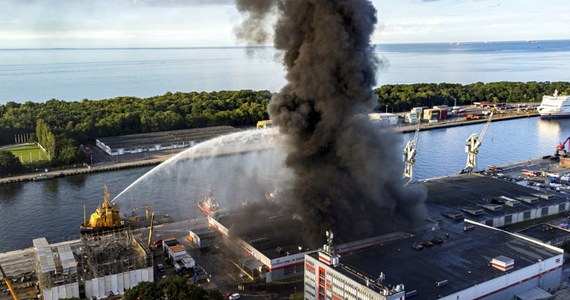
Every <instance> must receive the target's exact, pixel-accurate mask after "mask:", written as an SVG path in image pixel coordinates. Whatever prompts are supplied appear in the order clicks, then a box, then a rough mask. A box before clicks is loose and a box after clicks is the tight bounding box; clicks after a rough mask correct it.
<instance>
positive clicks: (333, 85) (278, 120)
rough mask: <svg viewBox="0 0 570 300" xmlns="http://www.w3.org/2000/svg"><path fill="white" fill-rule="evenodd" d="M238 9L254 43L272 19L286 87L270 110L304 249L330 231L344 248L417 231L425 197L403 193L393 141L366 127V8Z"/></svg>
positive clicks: (279, 1)
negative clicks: (265, 20) (272, 16)
mask: <svg viewBox="0 0 570 300" xmlns="http://www.w3.org/2000/svg"><path fill="white" fill-rule="evenodd" d="M237 3H238V7H239V8H240V10H242V11H247V12H248V14H247V16H248V17H249V19H248V20H246V21H245V22H244V25H245V26H242V27H241V32H242V33H243V34H242V35H241V37H247V36H250V37H252V38H253V41H254V42H259V39H258V38H259V37H260V36H267V35H260V34H259V30H260V28H259V27H255V26H253V30H250V28H252V27H251V26H250V25H251V24H259V23H256V22H258V21H259V20H262V19H263V18H264V17H266V15H265V14H267V13H271V12H276V13H277V21H276V24H275V28H274V30H275V31H274V36H273V39H274V41H273V42H274V45H275V48H276V49H278V50H281V51H282V52H283V64H284V65H285V67H286V70H287V75H286V78H287V81H288V83H287V84H286V85H285V86H284V87H283V88H282V89H281V91H280V92H279V93H278V94H277V95H276V96H275V97H274V98H273V99H272V100H271V102H270V104H269V107H268V110H269V114H270V116H271V119H272V120H273V122H274V124H275V125H277V126H278V127H279V131H280V133H281V134H282V136H283V140H284V141H285V142H284V147H285V152H286V160H285V164H286V166H287V167H288V168H291V169H292V170H293V173H294V174H295V179H294V182H293V186H292V187H291V190H290V196H291V199H294V200H292V201H293V202H294V204H295V205H294V207H293V209H294V210H296V211H297V212H298V213H299V214H300V215H301V216H302V218H303V223H304V226H305V230H304V231H305V232H304V235H305V243H306V244H307V245H311V246H316V245H320V242H322V240H323V237H324V231H325V230H328V229H332V230H333V231H334V232H335V235H336V237H337V239H340V241H341V242H342V241H349V240H355V239H358V238H364V237H369V236H372V235H374V234H379V233H384V232H390V231H394V230H402V229H404V228H406V227H408V226H410V225H413V223H414V221H417V220H419V219H420V217H421V216H422V215H423V213H424V208H423V201H424V199H425V197H426V192H425V191H424V190H423V189H422V188H421V187H417V186H416V187H413V188H409V187H404V184H403V181H402V179H401V177H402V175H401V174H402V171H403V168H402V163H401V162H400V161H401V156H400V154H401V150H402V149H397V148H396V147H397V145H399V140H398V138H397V137H396V135H395V134H394V133H393V132H391V131H389V130H386V129H380V128H377V127H373V126H371V124H370V123H369V122H368V119H367V117H366V113H368V112H371V110H372V109H373V108H374V106H375V105H376V97H375V95H374V92H373V87H374V86H375V85H376V68H377V67H378V66H379V64H380V63H381V62H380V61H379V60H378V59H377V58H376V56H375V54H374V48H373V46H372V45H371V43H370V37H371V35H372V33H373V31H374V27H375V24H376V21H377V19H376V10H375V8H374V7H373V5H372V4H371V3H370V1H367V0H274V1H268V0H266V1H263V0H257V1H255V0H248V1H247V0H238V1H237ZM359 115H360V116H362V115H363V116H365V117H358V116H359Z"/></svg>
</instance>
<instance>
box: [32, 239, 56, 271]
mask: <svg viewBox="0 0 570 300" xmlns="http://www.w3.org/2000/svg"><path fill="white" fill-rule="evenodd" d="M33 244H34V247H35V248H36V251H37V253H38V260H39V262H40V270H41V272H42V273H49V272H55V271H56V267H55V260H54V257H53V251H52V250H51V247H50V246H49V243H48V242H47V239H46V238H45V237H44V238H37V239H34V240H33Z"/></svg>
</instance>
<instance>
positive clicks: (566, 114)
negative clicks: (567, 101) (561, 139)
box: [540, 112, 570, 119]
mask: <svg viewBox="0 0 570 300" xmlns="http://www.w3.org/2000/svg"><path fill="white" fill-rule="evenodd" d="M540 118H541V119H562V118H570V112H544V113H540Z"/></svg>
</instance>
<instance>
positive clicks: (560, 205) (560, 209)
mask: <svg viewBox="0 0 570 300" xmlns="http://www.w3.org/2000/svg"><path fill="white" fill-rule="evenodd" d="M565 210H566V203H562V204H559V205H558V212H563V211H565Z"/></svg>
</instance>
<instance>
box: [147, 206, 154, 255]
mask: <svg viewBox="0 0 570 300" xmlns="http://www.w3.org/2000/svg"><path fill="white" fill-rule="evenodd" d="M153 228H154V213H152V217H151V218H150V228H149V229H148V243H147V246H148V249H150V246H151V241H152V230H153Z"/></svg>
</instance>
